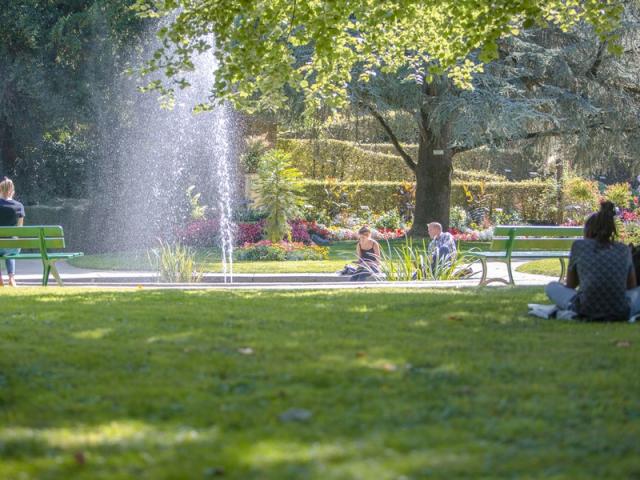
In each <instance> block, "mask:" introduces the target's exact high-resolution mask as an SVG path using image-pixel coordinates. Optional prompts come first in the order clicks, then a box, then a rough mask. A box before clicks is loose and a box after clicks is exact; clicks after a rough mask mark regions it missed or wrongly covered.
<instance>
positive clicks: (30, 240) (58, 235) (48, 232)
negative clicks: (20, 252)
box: [0, 225, 65, 250]
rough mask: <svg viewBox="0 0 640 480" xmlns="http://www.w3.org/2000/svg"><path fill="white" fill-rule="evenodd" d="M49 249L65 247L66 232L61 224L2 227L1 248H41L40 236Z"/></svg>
mask: <svg viewBox="0 0 640 480" xmlns="http://www.w3.org/2000/svg"><path fill="white" fill-rule="evenodd" d="M41 234H42V238H43V239H44V244H45V247H46V248H47V250H49V249H52V248H64V246H65V245H64V232H63V230H62V227H61V226H59V225H30V226H28V227H0V249H4V248H23V249H36V250H39V249H40V246H41V245H40V238H41V237H40V236H41Z"/></svg>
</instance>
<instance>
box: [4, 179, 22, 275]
mask: <svg viewBox="0 0 640 480" xmlns="http://www.w3.org/2000/svg"><path fill="white" fill-rule="evenodd" d="M15 193H16V190H15V188H14V186H13V182H12V181H11V180H10V179H8V178H7V177H4V178H3V179H2V181H0V227H16V226H18V227H21V226H22V224H23V222H24V206H23V205H22V204H21V203H20V202H18V201H16V200H14V199H13V196H14V195H15ZM19 252H20V249H0V255H8V254H12V253H19ZM5 263H6V265H7V273H8V274H9V285H11V286H12V287H15V286H16V278H15V273H16V261H15V260H14V259H12V258H7V259H5ZM0 287H4V282H3V280H2V270H0Z"/></svg>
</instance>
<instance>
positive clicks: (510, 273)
mask: <svg viewBox="0 0 640 480" xmlns="http://www.w3.org/2000/svg"><path fill="white" fill-rule="evenodd" d="M506 263H507V273H508V274H509V285H515V284H516V282H515V281H514V280H513V271H512V270H511V258H508V259H507V262H506Z"/></svg>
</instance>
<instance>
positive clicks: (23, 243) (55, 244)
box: [0, 238, 65, 250]
mask: <svg viewBox="0 0 640 480" xmlns="http://www.w3.org/2000/svg"><path fill="white" fill-rule="evenodd" d="M45 245H46V247H47V249H49V248H64V246H65V245H64V238H45ZM0 248H36V249H38V250H39V249H40V239H39V238H0Z"/></svg>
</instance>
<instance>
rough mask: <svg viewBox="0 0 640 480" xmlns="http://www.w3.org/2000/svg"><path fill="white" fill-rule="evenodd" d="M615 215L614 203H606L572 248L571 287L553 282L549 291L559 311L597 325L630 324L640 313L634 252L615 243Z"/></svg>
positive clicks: (568, 282) (568, 284) (568, 279)
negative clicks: (609, 323) (633, 317)
mask: <svg viewBox="0 0 640 480" xmlns="http://www.w3.org/2000/svg"><path fill="white" fill-rule="evenodd" d="M615 215H616V211H615V206H614V205H613V203H611V202H603V203H602V204H601V205H600V211H599V212H598V213H594V214H593V215H591V216H590V217H589V218H588V219H587V222H586V223H585V226H584V239H583V240H576V241H575V242H574V243H573V245H572V246H571V254H570V257H569V269H568V272H567V284H566V285H563V284H561V283H560V282H551V283H550V284H549V285H547V287H546V289H545V291H546V293H547V296H548V297H549V298H550V299H551V301H552V302H553V303H555V304H556V305H557V306H558V308H560V309H562V310H572V311H574V312H576V313H577V314H578V315H580V316H582V317H585V318H586V319H588V320H594V321H615V320H627V319H628V318H629V316H630V315H635V314H637V313H639V312H640V289H639V288H637V287H636V285H637V280H636V274H635V270H634V268H633V262H632V260H631V250H630V248H629V247H628V246H627V245H625V244H623V243H620V242H616V241H615V238H616V237H617V230H616V224H615ZM578 287H579V288H578ZM576 289H577V290H576Z"/></svg>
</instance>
